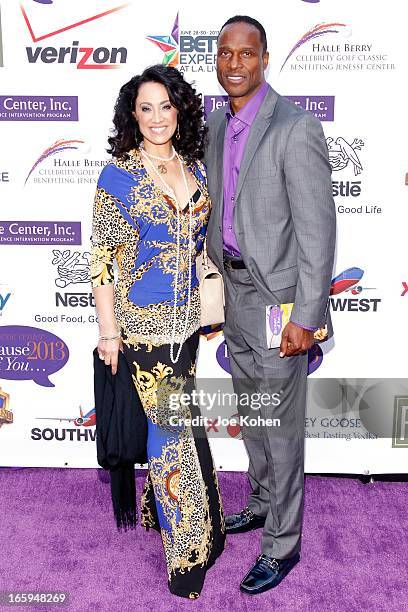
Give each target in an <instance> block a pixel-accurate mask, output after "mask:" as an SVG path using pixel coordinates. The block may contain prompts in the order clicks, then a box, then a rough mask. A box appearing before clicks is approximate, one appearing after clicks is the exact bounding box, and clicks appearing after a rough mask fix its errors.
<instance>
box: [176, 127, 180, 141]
mask: <svg viewBox="0 0 408 612" xmlns="http://www.w3.org/2000/svg"><path fill="white" fill-rule="evenodd" d="M176 140H180V125H179V124H177V130H176Z"/></svg>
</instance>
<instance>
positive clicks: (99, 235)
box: [91, 166, 136, 287]
mask: <svg viewBox="0 0 408 612" xmlns="http://www.w3.org/2000/svg"><path fill="white" fill-rule="evenodd" d="M120 180H121V176H120V174H119V172H118V170H117V168H115V167H113V166H106V167H105V168H104V169H103V170H102V172H101V174H100V177H99V180H98V185H97V188H96V193H95V198H94V205H93V216H92V237H91V277H92V287H100V286H101V285H108V284H112V283H113V282H114V268H113V264H114V260H115V258H116V256H117V254H118V251H119V249H120V247H121V246H122V245H123V244H125V243H126V242H128V241H130V240H132V239H133V240H135V238H136V235H135V234H134V231H132V227H131V226H130V225H129V223H128V222H127V221H126V219H125V218H124V214H126V209H125V205H124V202H122V200H121V199H120V198H119V197H118V196H117V195H114V193H115V192H116V191H117V187H118V183H119V181H120Z"/></svg>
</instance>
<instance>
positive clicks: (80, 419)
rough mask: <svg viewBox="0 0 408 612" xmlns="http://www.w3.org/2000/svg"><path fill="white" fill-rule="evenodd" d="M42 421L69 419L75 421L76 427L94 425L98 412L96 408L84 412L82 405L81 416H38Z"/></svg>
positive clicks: (71, 421) (80, 408) (70, 421)
mask: <svg viewBox="0 0 408 612" xmlns="http://www.w3.org/2000/svg"><path fill="white" fill-rule="evenodd" d="M37 420H40V421H60V422H62V421H68V422H69V423H73V424H74V425H75V427H93V426H94V425H96V412H95V408H92V410H90V411H89V412H87V413H86V414H84V412H83V410H82V407H81V406H80V407H79V416H76V417H37Z"/></svg>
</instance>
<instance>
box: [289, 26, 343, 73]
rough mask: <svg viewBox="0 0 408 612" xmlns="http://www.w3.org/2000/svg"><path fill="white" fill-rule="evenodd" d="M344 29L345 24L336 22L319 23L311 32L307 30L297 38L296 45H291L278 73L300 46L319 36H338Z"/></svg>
mask: <svg viewBox="0 0 408 612" xmlns="http://www.w3.org/2000/svg"><path fill="white" fill-rule="evenodd" d="M345 27H346V24H345V23H337V22H333V23H319V24H317V25H315V26H314V27H313V28H312V29H311V30H308V31H307V32H305V33H304V34H303V36H302V37H301V38H299V40H298V41H297V43H295V44H294V45H293V47H292V49H291V50H290V51H289V53H288V55H287V57H286V59H285V61H284V62H283V64H282V66H281V69H280V72H282V70H283V68H284V67H285V64H286V62H287V61H288V59H289V58H290V57H291V56H292V55H293V53H294V52H295V51H296V50H297V49H299V48H300V47H301V46H302V45H304V44H305V43H307V42H309V41H310V40H314V39H315V38H320V37H321V36H326V35H329V34H338V33H339V32H340V30H341V28H345Z"/></svg>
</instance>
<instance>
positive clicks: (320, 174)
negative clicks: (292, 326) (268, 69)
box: [205, 88, 336, 335]
mask: <svg viewBox="0 0 408 612" xmlns="http://www.w3.org/2000/svg"><path fill="white" fill-rule="evenodd" d="M207 125H208V128H209V134H208V146H207V150H206V158H205V162H206V165H207V173H208V187H209V191H210V195H211V198H212V202H213V209H212V213H211V217H210V222H209V226H208V241H207V242H208V253H209V255H210V257H211V259H212V260H213V261H214V263H215V264H216V265H217V266H218V267H219V268H220V269H222V267H223V266H222V250H223V249H222V233H221V232H222V230H221V228H222V210H223V149H224V135H225V127H226V118H225V109H222V108H221V109H219V110H217V111H215V112H213V113H211V114H210V115H209V117H208V120H207ZM233 222H234V230H235V235H236V238H237V242H238V245H239V247H240V251H241V255H242V259H243V260H244V262H245V265H246V267H247V269H248V273H249V275H250V277H251V279H252V282H253V284H254V286H255V287H256V289H257V290H258V292H259V294H260V296H261V297H262V299H263V300H265V303H266V304H276V303H285V302H294V308H293V311H292V316H291V320H292V321H294V322H296V323H298V324H300V325H304V326H307V327H320V326H321V325H323V324H324V323H325V322H326V317H327V319H328V320H327V322H328V324H329V328H331V322H330V317H329V314H328V303H329V300H328V295H329V289H330V282H331V278H332V269H333V260H334V251H335V240H336V212H335V205H334V200H333V196H332V184H331V168H330V163H329V160H328V153H327V146H326V141H325V138H324V134H323V130H322V127H321V124H320V121H319V120H318V119H316V118H315V117H314V116H313V115H312V114H310V113H308V112H306V111H304V110H303V109H302V108H300V107H298V106H296V105H295V104H293V103H292V102H290V101H289V100H287V99H286V98H284V97H282V96H280V95H279V94H277V93H276V91H274V90H273V89H272V88H271V89H270V90H269V91H268V93H267V95H266V97H265V99H264V101H263V103H262V106H261V108H260V109H259V111H258V113H257V116H256V117H255V120H254V122H253V124H252V127H251V131H250V134H249V138H248V142H247V146H246V150H245V153H244V157H243V159H242V162H241V167H240V172H239V178H238V185H237V190H236V194H235V209H234V219H233ZM330 335H331V334H330Z"/></svg>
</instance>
